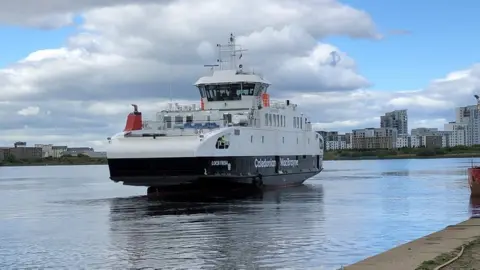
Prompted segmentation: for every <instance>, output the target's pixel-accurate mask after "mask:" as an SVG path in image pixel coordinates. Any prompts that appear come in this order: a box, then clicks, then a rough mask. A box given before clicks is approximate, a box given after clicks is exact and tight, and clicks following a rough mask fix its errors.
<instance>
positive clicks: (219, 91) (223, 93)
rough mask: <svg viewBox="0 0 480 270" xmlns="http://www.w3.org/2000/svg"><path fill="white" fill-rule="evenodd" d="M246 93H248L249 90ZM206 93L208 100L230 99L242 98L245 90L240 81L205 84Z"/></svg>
mask: <svg viewBox="0 0 480 270" xmlns="http://www.w3.org/2000/svg"><path fill="white" fill-rule="evenodd" d="M247 90H248V89H247ZM246 93H247V94H248V91H247V92H246ZM205 94H206V96H207V100H208V101H228V100H240V99H241V95H242V94H244V92H243V91H242V88H241V85H240V84H239V83H234V84H216V85H205Z"/></svg>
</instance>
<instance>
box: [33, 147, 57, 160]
mask: <svg viewBox="0 0 480 270" xmlns="http://www.w3.org/2000/svg"><path fill="white" fill-rule="evenodd" d="M35 147H37V148H42V156H43V157H44V158H46V157H52V156H53V144H35Z"/></svg>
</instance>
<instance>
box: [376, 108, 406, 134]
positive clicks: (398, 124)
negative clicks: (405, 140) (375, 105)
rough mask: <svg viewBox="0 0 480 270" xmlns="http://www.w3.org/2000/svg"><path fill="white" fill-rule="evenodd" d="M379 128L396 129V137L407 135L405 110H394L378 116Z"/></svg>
mask: <svg viewBox="0 0 480 270" xmlns="http://www.w3.org/2000/svg"><path fill="white" fill-rule="evenodd" d="M380 127H382V128H396V129H397V134H398V136H402V135H408V114H407V110H395V111H393V112H387V113H385V115H384V116H380Z"/></svg>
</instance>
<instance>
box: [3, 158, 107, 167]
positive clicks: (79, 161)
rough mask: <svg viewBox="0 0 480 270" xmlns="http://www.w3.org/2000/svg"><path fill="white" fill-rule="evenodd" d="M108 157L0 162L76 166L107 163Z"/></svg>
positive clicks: (18, 165)
mask: <svg viewBox="0 0 480 270" xmlns="http://www.w3.org/2000/svg"><path fill="white" fill-rule="evenodd" d="M106 164H107V159H106V158H88V157H64V158H56V159H53V158H50V159H47V158H46V159H36V160H21V161H15V162H3V163H1V162H0V168H1V167H25V166H32V167H33V166H76V165H106Z"/></svg>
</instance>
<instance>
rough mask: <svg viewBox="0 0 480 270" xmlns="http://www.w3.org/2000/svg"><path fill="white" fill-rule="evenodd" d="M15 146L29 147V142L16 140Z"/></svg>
mask: <svg viewBox="0 0 480 270" xmlns="http://www.w3.org/2000/svg"><path fill="white" fill-rule="evenodd" d="M13 147H15V148H17V147H27V143H26V142H16V143H14V144H13Z"/></svg>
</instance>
